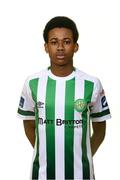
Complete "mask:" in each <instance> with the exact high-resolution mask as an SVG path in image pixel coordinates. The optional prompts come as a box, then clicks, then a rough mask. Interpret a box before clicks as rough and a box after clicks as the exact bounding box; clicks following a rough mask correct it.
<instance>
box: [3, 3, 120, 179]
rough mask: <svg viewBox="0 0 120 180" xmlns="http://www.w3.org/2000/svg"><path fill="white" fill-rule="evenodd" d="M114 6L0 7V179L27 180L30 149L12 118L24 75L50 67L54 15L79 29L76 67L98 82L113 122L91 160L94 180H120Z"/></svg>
mask: <svg viewBox="0 0 120 180" xmlns="http://www.w3.org/2000/svg"><path fill="white" fill-rule="evenodd" d="M119 8H120V7H119V3H118V1H116V0H114V2H113V1H111V0H109V1H107V0H104V1H103V0H101V1H98V0H94V1H93V0H88V1H87V0H78V1H77V0H74V1H67V0H66V1H65V0H61V1H56V0H51V1H48V0H44V1H42V0H41V1H40V0H34V1H33V0H19V1H18V0H4V1H0V110H1V120H0V147H1V148H0V179H1V180H8V179H12V180H16V179H17V180H22V179H23V180H28V179H29V174H30V168H31V160H32V154H33V149H32V147H31V145H30V144H29V142H28V140H27V138H26V137H25V133H24V130H23V124H22V121H21V120H20V119H18V118H17V117H16V111H17V107H18V102H19V98H20V93H21V90H22V87H23V84H24V81H25V79H26V77H27V76H28V75H31V74H33V73H35V72H38V71H40V70H41V69H43V68H45V67H47V66H48V65H49V58H48V56H47V55H46V53H45V52H44V47H43V44H44V41H43V38H42V33H43V29H44V26H45V24H46V23H47V21H48V20H49V19H50V18H52V17H54V16H57V15H65V16H68V17H70V18H72V19H73V20H74V21H75V22H76V24H77V27H78V29H79V32H80V38H79V46H80V49H79V51H78V53H77V54H76V55H75V58H74V64H75V66H76V67H78V68H79V69H81V70H83V71H85V72H87V73H89V74H91V75H94V76H97V77H99V79H100V80H101V82H102V84H103V87H104V89H105V91H106V96H107V100H108V103H109V106H110V109H111V113H112V119H110V120H108V122H107V132H106V138H105V141H104V142H103V144H102V145H101V147H100V149H99V150H98V152H97V153H96V155H95V156H94V168H95V175H96V180H106V179H110V180H113V179H115V180H117V179H120V173H119V171H120V169H119V168H120V141H119V138H120V130H119V129H120V115H119V112H120V81H119V77H120V65H119V60H120V53H119V52H120V12H119Z"/></svg>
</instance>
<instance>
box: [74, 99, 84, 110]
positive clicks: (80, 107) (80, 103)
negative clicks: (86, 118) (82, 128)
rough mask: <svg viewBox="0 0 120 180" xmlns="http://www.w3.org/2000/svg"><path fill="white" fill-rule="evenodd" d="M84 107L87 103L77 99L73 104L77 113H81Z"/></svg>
mask: <svg viewBox="0 0 120 180" xmlns="http://www.w3.org/2000/svg"><path fill="white" fill-rule="evenodd" d="M86 107H87V103H86V101H85V100H84V99H77V100H76V101H75V102H74V108H75V109H76V111H78V112H83V111H84V110H85V109H86Z"/></svg>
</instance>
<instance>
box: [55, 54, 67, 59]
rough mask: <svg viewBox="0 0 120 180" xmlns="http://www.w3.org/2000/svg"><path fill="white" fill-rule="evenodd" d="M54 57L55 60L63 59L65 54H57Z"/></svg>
mask: <svg viewBox="0 0 120 180" xmlns="http://www.w3.org/2000/svg"><path fill="white" fill-rule="evenodd" d="M56 57H57V59H64V58H65V54H63V53H57V54H56Z"/></svg>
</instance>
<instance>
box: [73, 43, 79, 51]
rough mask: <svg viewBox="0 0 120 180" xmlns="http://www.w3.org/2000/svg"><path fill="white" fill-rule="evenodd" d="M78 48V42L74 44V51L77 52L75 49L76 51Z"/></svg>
mask: <svg viewBox="0 0 120 180" xmlns="http://www.w3.org/2000/svg"><path fill="white" fill-rule="evenodd" d="M78 49H79V44H78V43H76V44H75V48H74V52H77V51H78Z"/></svg>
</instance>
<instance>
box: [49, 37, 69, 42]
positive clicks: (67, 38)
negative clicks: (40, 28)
mask: <svg viewBox="0 0 120 180" xmlns="http://www.w3.org/2000/svg"><path fill="white" fill-rule="evenodd" d="M52 40H58V38H51V39H50V41H52ZM62 40H71V38H69V37H66V38H63V39H62Z"/></svg>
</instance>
